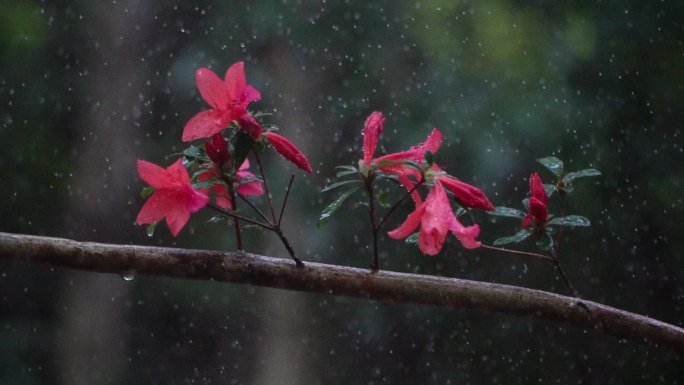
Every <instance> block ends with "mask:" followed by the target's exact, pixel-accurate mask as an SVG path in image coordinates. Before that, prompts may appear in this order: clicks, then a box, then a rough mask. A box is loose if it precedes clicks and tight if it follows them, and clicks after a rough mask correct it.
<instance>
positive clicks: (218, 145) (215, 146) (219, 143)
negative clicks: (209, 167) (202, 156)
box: [204, 133, 230, 167]
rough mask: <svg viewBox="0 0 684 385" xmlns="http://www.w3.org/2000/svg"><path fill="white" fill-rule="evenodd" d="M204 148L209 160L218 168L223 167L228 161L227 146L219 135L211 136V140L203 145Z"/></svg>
mask: <svg viewBox="0 0 684 385" xmlns="http://www.w3.org/2000/svg"><path fill="white" fill-rule="evenodd" d="M204 148H205V149H206V150H207V155H208V156H209V159H211V161H212V162H214V163H215V164H216V165H217V166H218V167H223V166H224V165H225V164H226V163H228V160H230V154H229V153H228V144H227V143H226V140H225V139H224V138H223V135H221V134H220V133H219V134H214V135H212V136H211V140H210V141H208V142H205V143H204Z"/></svg>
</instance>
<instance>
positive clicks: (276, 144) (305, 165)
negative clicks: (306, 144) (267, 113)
mask: <svg viewBox="0 0 684 385" xmlns="http://www.w3.org/2000/svg"><path fill="white" fill-rule="evenodd" d="M264 136H265V137H266V139H268V142H269V143H271V144H272V145H273V148H275V150H276V151H278V152H279V153H280V155H282V156H283V157H284V158H285V159H287V160H289V161H290V162H292V163H294V164H295V165H296V166H297V167H299V168H301V169H302V170H304V171H306V172H309V173H311V172H313V169H312V168H311V165H310V164H309V160H308V159H306V156H304V154H302V152H301V151H299V149H298V148H297V147H295V145H294V144H292V142H290V141H289V140H287V139H286V138H284V137H282V136H280V135H278V134H276V133H275V132H270V131H269V132H267V133H265V134H264Z"/></svg>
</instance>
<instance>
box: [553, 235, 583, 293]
mask: <svg viewBox="0 0 684 385" xmlns="http://www.w3.org/2000/svg"><path fill="white" fill-rule="evenodd" d="M551 257H552V258H553V264H554V265H555V266H556V269H557V270H558V273H560V276H561V278H562V279H563V282H565V285H567V287H568V288H569V289H570V291H571V292H572V295H574V296H575V298H577V299H581V297H580V296H579V293H578V292H577V290H576V289H575V287H574V286H572V283H570V279H569V278H568V275H567V274H566V273H565V269H563V267H562V266H561V264H560V260H559V259H558V254H556V251H555V250H554V249H553V248H551Z"/></svg>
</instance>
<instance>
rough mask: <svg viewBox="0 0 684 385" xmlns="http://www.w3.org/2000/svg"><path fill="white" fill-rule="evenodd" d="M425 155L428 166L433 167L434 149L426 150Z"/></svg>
mask: <svg viewBox="0 0 684 385" xmlns="http://www.w3.org/2000/svg"><path fill="white" fill-rule="evenodd" d="M423 156H424V158H425V163H426V164H427V166H428V167H432V164H433V163H434V162H435V155H434V154H433V153H432V151H425V154H424V155H423Z"/></svg>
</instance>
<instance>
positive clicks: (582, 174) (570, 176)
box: [563, 168, 601, 184]
mask: <svg viewBox="0 0 684 385" xmlns="http://www.w3.org/2000/svg"><path fill="white" fill-rule="evenodd" d="M599 175H601V171H599V170H595V169H593V168H587V169H584V170H580V171H575V172H569V173H567V174H566V175H565V176H564V177H563V183H566V184H567V183H572V181H573V180H575V179H577V178H586V177H589V176H599Z"/></svg>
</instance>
